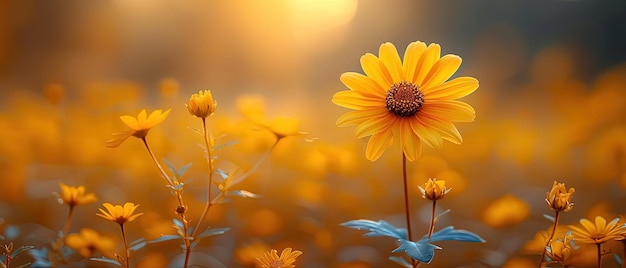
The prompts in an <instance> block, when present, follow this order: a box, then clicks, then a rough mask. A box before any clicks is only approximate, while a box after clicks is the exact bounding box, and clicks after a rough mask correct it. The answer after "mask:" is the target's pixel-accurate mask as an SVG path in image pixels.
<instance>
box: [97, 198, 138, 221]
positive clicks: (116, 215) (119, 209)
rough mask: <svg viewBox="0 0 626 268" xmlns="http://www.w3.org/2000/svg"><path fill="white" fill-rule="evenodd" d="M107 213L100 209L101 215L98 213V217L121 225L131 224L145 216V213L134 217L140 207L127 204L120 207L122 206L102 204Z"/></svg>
mask: <svg viewBox="0 0 626 268" xmlns="http://www.w3.org/2000/svg"><path fill="white" fill-rule="evenodd" d="M102 205H103V206H104V207H105V208H106V210H107V211H104V210H103V209H101V208H100V209H99V210H100V212H101V213H102V214H100V213H96V215H98V216H100V217H102V218H104V219H107V220H110V221H112V222H117V223H119V224H124V223H126V222H131V221H133V220H135V219H136V218H137V217H139V216H141V215H143V213H138V214H135V215H133V212H135V209H136V208H137V207H138V206H139V205H135V204H133V203H130V202H127V203H126V204H124V206H120V205H115V206H114V205H112V204H110V203H104V204H102Z"/></svg>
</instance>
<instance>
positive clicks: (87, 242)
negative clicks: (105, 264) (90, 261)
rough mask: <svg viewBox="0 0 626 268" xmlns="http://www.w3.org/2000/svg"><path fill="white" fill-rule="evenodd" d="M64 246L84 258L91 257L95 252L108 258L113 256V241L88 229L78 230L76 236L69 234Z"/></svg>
mask: <svg viewBox="0 0 626 268" xmlns="http://www.w3.org/2000/svg"><path fill="white" fill-rule="evenodd" d="M65 245H67V246H68V247H70V248H71V249H73V250H76V251H77V252H78V253H79V254H80V255H81V256H83V257H85V258H90V257H93V256H94V253H96V251H98V252H100V253H101V254H102V255H104V256H107V257H109V258H112V257H114V256H115V241H113V239H111V238H109V237H106V236H100V234H98V232H96V231H94V230H92V229H89V228H83V229H80V233H78V234H69V235H68V236H67V238H65Z"/></svg>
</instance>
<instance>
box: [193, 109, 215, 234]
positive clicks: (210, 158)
mask: <svg viewBox="0 0 626 268" xmlns="http://www.w3.org/2000/svg"><path fill="white" fill-rule="evenodd" d="M202 134H204V135H203V136H204V144H205V146H206V151H207V164H208V166H209V182H208V184H207V197H206V205H205V206H204V210H203V211H202V214H200V220H199V221H198V222H197V223H196V228H194V229H193V233H192V234H191V237H196V234H198V230H199V229H200V225H201V224H202V222H204V220H205V218H206V216H207V213H208V212H209V209H210V208H211V206H212V205H213V203H212V202H211V186H213V156H212V155H211V150H212V149H213V148H212V146H211V144H210V143H209V140H210V139H209V132H208V131H207V130H206V118H202Z"/></svg>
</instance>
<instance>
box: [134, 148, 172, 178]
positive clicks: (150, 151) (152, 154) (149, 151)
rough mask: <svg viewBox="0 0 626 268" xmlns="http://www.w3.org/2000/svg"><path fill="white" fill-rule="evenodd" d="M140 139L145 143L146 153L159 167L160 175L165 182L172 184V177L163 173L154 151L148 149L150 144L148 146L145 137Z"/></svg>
mask: <svg viewBox="0 0 626 268" xmlns="http://www.w3.org/2000/svg"><path fill="white" fill-rule="evenodd" d="M141 140H143V144H144V145H146V149H148V153H150V157H151V158H152V161H153V162H154V164H155V165H156V166H157V168H159V171H160V172H161V175H162V176H163V178H164V179H165V180H166V181H167V184H168V185H172V186H173V185H174V183H173V182H172V179H170V176H168V175H167V173H165V170H164V169H163V167H161V164H159V161H157V159H156V157H155V156H154V153H152V150H150V146H148V141H146V137H143V138H141Z"/></svg>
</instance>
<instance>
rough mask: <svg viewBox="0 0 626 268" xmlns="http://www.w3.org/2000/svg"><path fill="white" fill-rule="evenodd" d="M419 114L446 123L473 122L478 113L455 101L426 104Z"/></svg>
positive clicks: (470, 107) (469, 106)
mask: <svg viewBox="0 0 626 268" xmlns="http://www.w3.org/2000/svg"><path fill="white" fill-rule="evenodd" d="M417 114H418V115H419V114H426V115H428V116H429V117H430V118H435V119H437V120H440V121H446V122H472V121H474V119H475V118H476V111H474V108H473V107H472V106H471V105H469V104H467V103H465V102H460V101H455V100H450V101H429V102H424V104H423V105H422V108H421V110H420V111H419V113H417Z"/></svg>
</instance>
